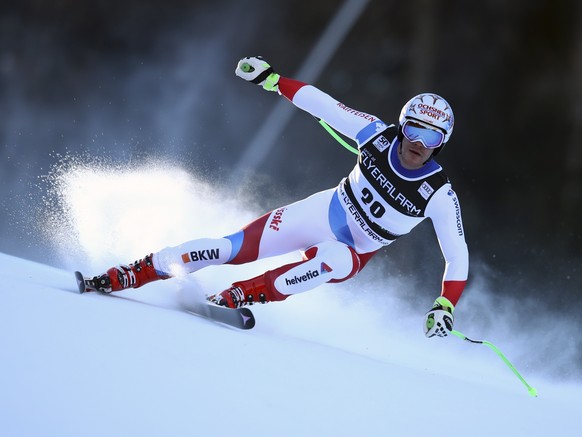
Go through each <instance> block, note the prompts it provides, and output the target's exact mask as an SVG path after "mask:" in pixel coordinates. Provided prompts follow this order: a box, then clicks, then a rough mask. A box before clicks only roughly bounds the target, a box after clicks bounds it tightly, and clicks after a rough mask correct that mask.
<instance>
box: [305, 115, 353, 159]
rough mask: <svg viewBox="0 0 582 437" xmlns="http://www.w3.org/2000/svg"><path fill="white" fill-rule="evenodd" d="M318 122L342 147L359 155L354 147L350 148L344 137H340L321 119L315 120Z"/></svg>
mask: <svg viewBox="0 0 582 437" xmlns="http://www.w3.org/2000/svg"><path fill="white" fill-rule="evenodd" d="M315 119H316V120H317V121H319V124H320V125H322V126H323V128H324V129H325V130H326V131H327V133H328V134H330V135H331V136H332V137H334V138H335V139H336V141H337V142H338V143H340V144H341V145H342V146H344V147H345V148H346V149H348V150H349V151H350V152H352V153H354V154H356V155H357V154H358V149H356V148H355V147H353V146H350V145H349V144H348V143H347V142H346V141H344V139H343V138H342V137H340V136H339V135H338V133H337V132H336V131H334V130H333V129H332V127H331V126H330V125H329V124H327V123H326V122H325V121H323V120H321V119H319V118H317V117H316V118H315Z"/></svg>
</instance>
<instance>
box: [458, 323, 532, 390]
mask: <svg viewBox="0 0 582 437" xmlns="http://www.w3.org/2000/svg"><path fill="white" fill-rule="evenodd" d="M451 334H453V335H455V336H457V337H459V338H460V339H462V340H466V341H468V342H469V343H476V344H483V345H485V346H487V347H489V348H490V349H491V350H493V351H494V352H495V353H496V354H497V355H498V356H499V358H501V359H502V360H503V362H504V363H505V364H507V367H509V368H510V369H511V371H512V372H513V373H514V374H515V376H517V377H518V378H519V380H520V381H521V382H522V383H523V385H525V387H526V388H527V391H528V393H529V394H530V395H531V396H534V397H537V395H538V391H537V390H536V389H535V388H533V387H532V386H531V385H529V384H528V383H527V382H526V380H525V379H523V376H521V375H520V374H519V372H518V371H517V369H516V368H515V367H513V364H511V363H510V362H509V360H508V359H507V357H506V356H505V355H503V353H502V352H501V351H500V350H499V349H498V348H497V346H495V345H494V344H493V343H490V342H488V341H485V340H471V339H470V338H469V337H467V336H466V335H465V334H462V333H460V332H459V331H455V330H454V329H453V330H452V331H451Z"/></svg>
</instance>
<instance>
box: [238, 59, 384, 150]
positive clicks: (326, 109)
mask: <svg viewBox="0 0 582 437" xmlns="http://www.w3.org/2000/svg"><path fill="white" fill-rule="evenodd" d="M235 74H236V75H237V76H239V77H241V78H242V79H244V80H246V81H249V82H252V83H254V84H256V85H260V86H262V87H263V88H264V89H265V90H267V91H276V92H278V93H279V94H281V95H282V96H284V97H286V98H287V99H289V100H290V101H291V102H292V103H293V104H294V105H295V106H297V107H298V108H300V109H303V110H304V111H306V112H308V113H310V114H311V115H313V116H314V117H317V118H319V119H322V120H324V121H325V122H326V123H328V124H329V125H330V126H332V127H333V128H334V129H335V130H337V131H338V132H341V133H342V134H343V135H345V136H347V137H348V138H351V139H353V140H354V141H356V142H357V143H358V144H361V143H363V142H364V141H365V140H367V139H368V138H367V137H366V138H363V137H362V132H367V130H365V131H364V128H366V127H367V126H369V125H370V123H376V122H380V119H378V117H376V116H374V115H370V114H367V113H365V112H361V111H356V110H354V109H351V108H349V107H347V106H346V105H344V104H343V103H341V102H339V101H337V100H335V99H334V98H333V97H331V96H330V95H328V94H326V93H324V92H323V91H321V90H320V89H318V88H316V87H314V86H313V85H309V84H306V83H304V82H301V81H298V80H295V79H290V78H286V77H283V76H281V75H280V74H278V73H276V72H275V71H274V70H273V67H271V66H270V65H269V63H268V62H266V61H265V60H264V59H262V58H261V57H246V58H243V59H241V60H240V61H239V62H238V65H237V67H236V70H235Z"/></svg>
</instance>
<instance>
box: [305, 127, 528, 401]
mask: <svg viewBox="0 0 582 437" xmlns="http://www.w3.org/2000/svg"><path fill="white" fill-rule="evenodd" d="M316 120H317V121H318V122H319V124H321V125H322V126H323V128H324V129H325V130H326V131H327V132H328V133H329V134H330V135H331V136H332V137H333V138H335V139H336V141H337V142H338V143H340V144H341V145H342V146H344V147H345V148H346V149H348V150H349V151H350V152H352V153H354V154H356V155H357V154H358V149H356V148H355V147H353V146H351V145H349V144H348V143H347V142H346V141H344V139H343V138H341V137H340V136H339V135H338V133H337V132H336V131H334V130H333V129H332V128H331V127H330V126H329V125H328V124H327V123H326V122H325V121H323V120H321V119H318V118H316ZM451 333H452V334H453V335H455V336H457V337H459V338H460V339H463V340H466V341H468V342H470V343H476V344H483V345H485V346H487V347H489V348H490V349H491V350H493V351H494V352H495V353H496V354H497V355H498V356H499V358H501V359H502V360H503V362H504V363H505V364H507V367H509V368H510V369H511V371H512V372H513V373H514V374H515V376H517V377H518V378H519V380H520V381H521V382H522V383H523V385H525V387H526V388H527V391H528V393H529V394H530V395H531V396H534V397H537V395H538V391H537V390H536V389H535V388H533V387H532V386H531V385H529V384H528V383H527V381H526V380H525V379H524V378H523V376H521V375H520V374H519V372H518V371H517V369H516V368H515V367H514V366H513V364H511V362H510V361H509V360H508V359H507V357H506V356H505V355H503V353H502V352H501V351H500V350H499V348H497V346H495V345H494V344H493V343H490V342H488V341H485V340H471V339H470V338H469V337H467V336H466V335H465V334H462V333H461V332H459V331H455V330H452V331H451Z"/></svg>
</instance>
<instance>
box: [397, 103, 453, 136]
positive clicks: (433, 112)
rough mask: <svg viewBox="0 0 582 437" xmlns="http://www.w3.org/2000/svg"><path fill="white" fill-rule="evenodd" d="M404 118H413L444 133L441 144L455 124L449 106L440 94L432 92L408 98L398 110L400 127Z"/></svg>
mask: <svg viewBox="0 0 582 437" xmlns="http://www.w3.org/2000/svg"><path fill="white" fill-rule="evenodd" d="M406 120H414V121H416V122H419V124H421V125H423V124H424V125H427V127H429V128H433V129H435V128H436V129H437V130H440V131H442V132H443V133H444V134H445V138H444V141H443V145H444V144H445V143H446V142H447V141H448V140H449V138H450V137H451V134H452V133H453V125H454V124H455V117H454V116H453V110H452V109H451V106H450V105H449V104H448V102H447V101H446V100H445V99H443V98H442V97H441V96H439V95H437V94H433V93H423V94H419V95H417V96H414V97H413V98H412V99H410V100H409V101H408V102H407V103H406V104H405V105H404V106H403V107H402V111H400V117H399V118H398V121H399V123H400V128H401V129H402V126H403V125H404V123H405V122H406Z"/></svg>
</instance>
